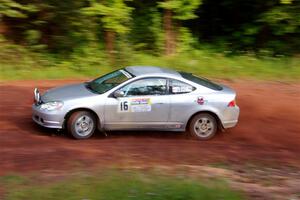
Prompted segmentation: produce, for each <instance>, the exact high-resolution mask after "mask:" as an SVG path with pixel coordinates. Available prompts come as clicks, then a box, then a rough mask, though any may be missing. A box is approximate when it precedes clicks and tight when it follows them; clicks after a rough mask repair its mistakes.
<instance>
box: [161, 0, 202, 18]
mask: <svg viewBox="0 0 300 200" xmlns="http://www.w3.org/2000/svg"><path fill="white" fill-rule="evenodd" d="M200 4H201V0H165V1H162V2H159V3H158V5H159V7H161V8H164V9H167V10H172V11H173V12H174V13H175V15H174V16H173V18H174V19H178V20H188V19H194V18H197V15H195V14H194V11H195V10H196V9H197V8H198V6H199V5H200Z"/></svg>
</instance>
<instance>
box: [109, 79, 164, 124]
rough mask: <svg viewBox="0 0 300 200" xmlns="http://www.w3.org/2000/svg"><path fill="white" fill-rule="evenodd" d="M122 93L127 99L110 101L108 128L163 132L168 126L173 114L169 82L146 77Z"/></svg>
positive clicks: (127, 87) (132, 83) (130, 85)
mask: <svg viewBox="0 0 300 200" xmlns="http://www.w3.org/2000/svg"><path fill="white" fill-rule="evenodd" d="M119 91H121V92H123V94H124V96H123V97H117V98H116V97H113V95H110V96H111V97H108V98H107V101H106V104H105V117H104V118H105V125H104V126H105V128H106V129H108V130H117V129H161V128H165V127H166V122H167V121H168V117H169V112H170V104H169V103H170V97H169V96H168V95H167V79H165V78H155V77H153V78H143V79H139V80H135V81H133V82H131V83H129V84H127V85H125V86H124V87H122V88H120V89H119Z"/></svg>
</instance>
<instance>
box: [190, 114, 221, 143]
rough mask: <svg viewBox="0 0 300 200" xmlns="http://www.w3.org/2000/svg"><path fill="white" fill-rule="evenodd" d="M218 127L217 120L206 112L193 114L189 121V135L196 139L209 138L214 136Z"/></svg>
mask: <svg viewBox="0 0 300 200" xmlns="http://www.w3.org/2000/svg"><path fill="white" fill-rule="evenodd" d="M217 129H218V124H217V120H216V119H215V117H214V116H212V115H211V114H208V113H200V114H197V115H195V116H194V117H193V118H192V120H191V123H190V126H189V132H190V135H191V136H192V137H193V138H195V139H198V140H209V139H211V138H212V137H214V136H215V134H216V132H217Z"/></svg>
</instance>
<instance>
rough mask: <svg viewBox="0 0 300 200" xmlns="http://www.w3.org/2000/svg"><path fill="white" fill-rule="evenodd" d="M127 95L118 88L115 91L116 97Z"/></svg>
mask: <svg viewBox="0 0 300 200" xmlns="http://www.w3.org/2000/svg"><path fill="white" fill-rule="evenodd" d="M124 96H125V93H124V92H123V91H121V90H116V91H115V92H114V97H116V98H118V97H124Z"/></svg>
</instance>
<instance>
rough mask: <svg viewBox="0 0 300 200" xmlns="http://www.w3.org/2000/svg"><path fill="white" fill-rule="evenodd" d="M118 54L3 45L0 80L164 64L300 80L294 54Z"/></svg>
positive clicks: (212, 73)
mask: <svg viewBox="0 0 300 200" xmlns="http://www.w3.org/2000/svg"><path fill="white" fill-rule="evenodd" d="M117 56H118V57H117V59H116V62H115V64H114V65H111V64H109V62H107V59H106V57H105V55H104V53H103V52H102V51H99V50H97V49H90V50H86V51H84V52H82V53H77V54H74V55H71V56H69V57H68V58H62V57H60V58H54V57H53V55H48V54H37V53H33V52H31V51H29V50H27V49H24V48H23V47H20V46H12V45H7V46H5V45H4V46H3V47H1V48H0V70H1V73H0V80H20V79H66V78H69V79H74V78H87V77H89V78H92V77H98V76H100V75H102V74H105V73H107V72H109V71H112V70H115V69H117V68H121V67H124V66H128V65H154V66H163V67H168V68H172V69H176V70H182V71H188V72H192V73H194V74H197V75H201V76H206V77H211V78H230V79H231V78H250V79H269V80H298V79H300V58H296V57H291V58H288V57H278V58H274V57H264V58H260V59H258V58H256V57H254V56H253V55H243V56H231V57H227V56H224V55H223V54H220V53H212V52H209V51H204V50H201V51H200V50H193V51H191V52H189V53H181V54H177V55H174V56H168V57H166V56H153V55H149V54H142V53H138V52H127V53H126V54H124V52H123V53H122V54H120V55H117Z"/></svg>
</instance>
